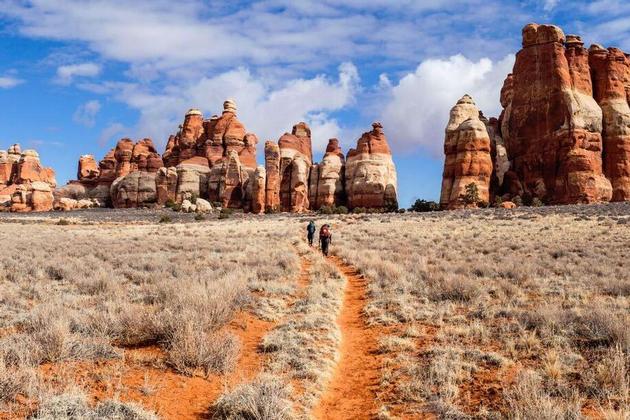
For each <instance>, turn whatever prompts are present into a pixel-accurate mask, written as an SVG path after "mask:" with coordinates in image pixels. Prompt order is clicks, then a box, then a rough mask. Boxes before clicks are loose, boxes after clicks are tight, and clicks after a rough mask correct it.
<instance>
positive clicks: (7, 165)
mask: <svg viewBox="0 0 630 420" xmlns="http://www.w3.org/2000/svg"><path fill="white" fill-rule="evenodd" d="M55 185H56V181H55V172H54V171H53V170H52V169H51V168H46V167H44V166H42V164H41V162H40V160H39V154H38V153H37V152H36V151H35V150H24V151H22V150H21V148H20V146H19V145H17V144H14V145H13V146H11V147H9V149H8V150H7V151H6V152H5V151H0V206H2V208H3V209H10V210H11V211H16V212H30V211H49V210H52V208H53V200H54V198H53V193H52V190H53V189H54V188H55Z"/></svg>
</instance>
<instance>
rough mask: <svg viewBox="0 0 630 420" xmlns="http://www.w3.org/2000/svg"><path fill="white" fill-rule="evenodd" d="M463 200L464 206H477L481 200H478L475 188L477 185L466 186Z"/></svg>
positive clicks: (477, 190) (476, 188)
mask: <svg viewBox="0 0 630 420" xmlns="http://www.w3.org/2000/svg"><path fill="white" fill-rule="evenodd" d="M463 199H464V203H466V204H469V205H470V204H476V205H478V203H479V201H481V200H480V199H479V188H478V187H477V184H475V183H474V182H471V183H470V184H467V185H466V192H465V193H464V196H463Z"/></svg>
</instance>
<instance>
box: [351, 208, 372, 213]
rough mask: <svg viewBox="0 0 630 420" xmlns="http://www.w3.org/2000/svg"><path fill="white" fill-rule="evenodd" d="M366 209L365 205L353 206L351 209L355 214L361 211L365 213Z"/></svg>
mask: <svg viewBox="0 0 630 420" xmlns="http://www.w3.org/2000/svg"><path fill="white" fill-rule="evenodd" d="M367 212H368V209H366V208H365V207H355V208H353V209H352V213H355V214H361V213H367Z"/></svg>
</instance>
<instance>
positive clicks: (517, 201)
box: [512, 195, 523, 207]
mask: <svg viewBox="0 0 630 420" xmlns="http://www.w3.org/2000/svg"><path fill="white" fill-rule="evenodd" d="M512 203H514V204H516V206H517V207H522V206H523V199H522V198H521V196H520V195H517V196H516V197H513V198H512Z"/></svg>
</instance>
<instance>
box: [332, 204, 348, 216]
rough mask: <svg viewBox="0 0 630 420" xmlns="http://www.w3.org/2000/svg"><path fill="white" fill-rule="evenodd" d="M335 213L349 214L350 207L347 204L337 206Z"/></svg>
mask: <svg viewBox="0 0 630 420" xmlns="http://www.w3.org/2000/svg"><path fill="white" fill-rule="evenodd" d="M334 212H335V214H348V208H347V207H346V206H339V207H335V211H334Z"/></svg>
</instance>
